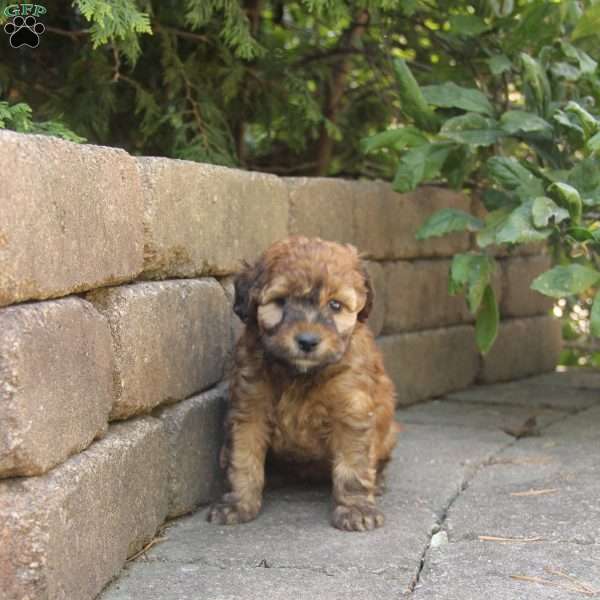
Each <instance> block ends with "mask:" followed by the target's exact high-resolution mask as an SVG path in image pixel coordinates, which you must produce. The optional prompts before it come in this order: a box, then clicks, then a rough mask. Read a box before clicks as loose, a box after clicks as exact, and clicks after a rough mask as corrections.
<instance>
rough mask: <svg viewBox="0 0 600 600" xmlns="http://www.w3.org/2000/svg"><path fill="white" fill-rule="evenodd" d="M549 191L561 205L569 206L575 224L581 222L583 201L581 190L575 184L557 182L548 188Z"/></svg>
mask: <svg viewBox="0 0 600 600" xmlns="http://www.w3.org/2000/svg"><path fill="white" fill-rule="evenodd" d="M548 192H549V193H550V194H553V196H554V198H555V199H556V200H557V201H558V203H559V204H560V205H561V206H565V207H566V208H567V210H568V211H569V214H570V215H571V219H572V221H573V223H575V225H577V224H579V223H580V222H581V213H582V211H583V203H582V201H581V196H580V195H579V192H578V191H577V190H576V189H575V188H574V187H573V186H571V185H569V184H568V183H562V182H557V183H553V184H552V185H551V186H550V187H549V188H548Z"/></svg>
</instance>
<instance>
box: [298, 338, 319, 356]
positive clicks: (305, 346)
mask: <svg viewBox="0 0 600 600" xmlns="http://www.w3.org/2000/svg"><path fill="white" fill-rule="evenodd" d="M320 341H321V338H320V337H319V336H318V335H315V334H314V333H299V334H298V335H297V336H296V343H297V344H298V347H299V348H300V350H302V352H312V351H313V350H314V349H315V348H316V347H317V345H318V344H319V342H320Z"/></svg>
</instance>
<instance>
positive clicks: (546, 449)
mask: <svg viewBox="0 0 600 600" xmlns="http://www.w3.org/2000/svg"><path fill="white" fill-rule="evenodd" d="M532 417H535V419H532ZM399 420H401V421H402V422H403V423H404V424H405V431H404V432H402V433H401V437H400V442H399V444H398V447H397V450H396V455H395V459H394V461H392V463H391V465H390V466H391V468H390V471H389V474H388V488H387V492H386V494H385V495H384V496H383V498H382V499H381V506H382V508H383V510H384V512H385V515H386V519H387V521H386V524H385V526H384V527H383V528H382V529H379V530H376V531H372V532H368V533H345V532H341V531H337V530H335V529H333V528H332V527H330V526H329V524H328V514H329V509H330V507H329V494H328V490H326V489H311V490H306V489H284V490H274V491H271V492H268V493H267V495H266V500H265V505H264V508H263V511H262V513H261V515H260V517H259V518H258V520H256V521H254V522H252V523H249V524H246V525H243V526H237V527H218V526H214V525H211V524H210V523H206V521H205V512H206V511H205V510H200V511H198V512H197V513H196V514H194V515H192V516H189V517H184V518H182V519H179V520H177V521H174V522H173V523H172V524H171V526H170V527H168V528H167V529H166V531H165V532H164V534H163V535H164V537H165V538H166V539H165V540H164V541H162V542H160V543H158V544H156V545H155V546H154V547H152V548H151V549H150V550H149V551H148V552H147V553H146V554H145V555H144V556H142V557H141V558H139V559H138V560H136V561H134V562H132V563H130V564H129V565H128V567H127V568H126V569H125V570H124V572H123V574H122V576H121V577H120V579H118V580H117V581H116V582H114V583H113V584H112V585H111V586H110V587H109V588H108V589H107V590H106V591H105V593H104V594H103V595H102V600H126V599H127V600H129V599H131V600H134V599H135V600H234V599H235V600H238V599H239V600H242V599H243V600H246V599H248V600H250V599H261V600H304V599H306V600H333V599H335V600H342V599H343V600H346V599H348V600H350V599H352V600H370V599H386V600H387V599H392V598H398V599H400V598H412V599H414V600H442V599H443V600H471V599H473V600H475V599H476V600H481V599H484V600H530V599H531V600H546V599H553V600H554V599H556V600H558V599H560V600H569V599H571V598H573V599H577V598H582V599H583V598H594V597H597V598H600V374H598V373H581V374H571V373H567V374H550V375H544V376H540V377H535V378H532V379H529V380H524V381H519V382H513V383H509V384H503V385H495V386H486V387H476V388H472V389H471V390H467V391H465V392H460V393H456V394H451V395H449V396H448V397H446V398H444V399H442V400H439V401H434V402H428V403H425V404H420V405H417V406H414V407H412V408H409V409H406V410H402V411H400V412H399Z"/></svg>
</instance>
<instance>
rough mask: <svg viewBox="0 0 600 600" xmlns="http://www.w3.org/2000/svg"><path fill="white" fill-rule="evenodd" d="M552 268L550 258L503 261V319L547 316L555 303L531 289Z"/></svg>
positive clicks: (519, 258)
mask: <svg viewBox="0 0 600 600" xmlns="http://www.w3.org/2000/svg"><path fill="white" fill-rule="evenodd" d="M550 266H551V260H550V257H549V256H545V255H538V256H528V257H514V258H507V259H505V260H503V261H502V270H503V276H504V285H503V290H504V294H503V297H502V302H501V304H500V312H501V314H502V316H503V317H529V316H533V315H541V314H547V313H548V312H549V311H550V310H551V309H552V305H553V303H554V301H553V300H552V298H549V297H548V296H544V295H543V294H540V293H539V292H536V291H535V290H532V289H531V287H530V286H531V282H532V281H533V280H534V279H535V278H536V277H537V276H538V275H540V274H541V273H543V272H544V271H546V270H548V269H549V268H550Z"/></svg>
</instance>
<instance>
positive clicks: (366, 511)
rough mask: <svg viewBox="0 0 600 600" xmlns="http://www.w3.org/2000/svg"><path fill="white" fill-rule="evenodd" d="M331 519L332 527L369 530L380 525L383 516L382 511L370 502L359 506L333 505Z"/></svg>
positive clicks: (348, 529) (347, 529)
mask: <svg viewBox="0 0 600 600" xmlns="http://www.w3.org/2000/svg"><path fill="white" fill-rule="evenodd" d="M331 520H332V523H333V526H334V527H337V528H338V529H343V530H344V531H369V530H370V529H375V528H377V527H381V526H382V525H383V522H384V517H383V513H382V512H381V511H380V510H379V509H378V508H377V507H376V506H373V505H371V504H363V505H361V506H344V505H343V504H340V505H338V506H336V507H335V509H334V511H333V515H332V519H331Z"/></svg>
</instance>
